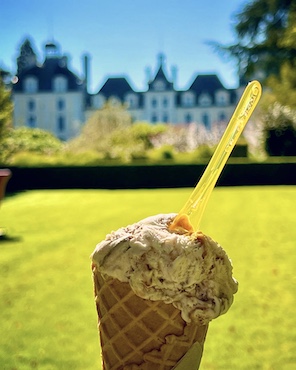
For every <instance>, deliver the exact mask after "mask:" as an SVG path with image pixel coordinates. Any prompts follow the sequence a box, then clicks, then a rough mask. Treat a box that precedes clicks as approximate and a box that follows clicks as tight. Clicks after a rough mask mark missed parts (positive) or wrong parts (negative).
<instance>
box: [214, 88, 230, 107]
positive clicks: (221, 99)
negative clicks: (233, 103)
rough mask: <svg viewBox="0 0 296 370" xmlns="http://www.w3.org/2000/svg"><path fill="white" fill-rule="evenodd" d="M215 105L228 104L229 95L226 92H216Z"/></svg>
mask: <svg viewBox="0 0 296 370" xmlns="http://www.w3.org/2000/svg"><path fill="white" fill-rule="evenodd" d="M216 102H217V105H220V106H225V105H227V104H228V103H229V95H228V93H227V91H218V92H217V94H216Z"/></svg>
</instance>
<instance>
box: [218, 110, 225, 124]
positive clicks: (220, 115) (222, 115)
mask: <svg viewBox="0 0 296 370" xmlns="http://www.w3.org/2000/svg"><path fill="white" fill-rule="evenodd" d="M218 120H219V122H225V121H226V114H225V113H224V112H220V113H219V117H218Z"/></svg>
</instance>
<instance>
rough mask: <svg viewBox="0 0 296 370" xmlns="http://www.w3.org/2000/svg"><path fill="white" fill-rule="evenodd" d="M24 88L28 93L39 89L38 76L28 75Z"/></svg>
mask: <svg viewBox="0 0 296 370" xmlns="http://www.w3.org/2000/svg"><path fill="white" fill-rule="evenodd" d="M24 89H25V92H27V93H35V92H37V90H38V81H37V78H36V77H27V78H26V79H25V81H24Z"/></svg>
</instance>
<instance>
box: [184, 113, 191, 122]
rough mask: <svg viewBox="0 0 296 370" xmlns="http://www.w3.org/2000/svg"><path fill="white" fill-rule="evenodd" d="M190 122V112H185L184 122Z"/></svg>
mask: <svg viewBox="0 0 296 370" xmlns="http://www.w3.org/2000/svg"><path fill="white" fill-rule="evenodd" d="M191 122H192V115H191V114H190V113H187V114H186V115H185V123H191Z"/></svg>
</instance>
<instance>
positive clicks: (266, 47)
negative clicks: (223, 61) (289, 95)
mask: <svg viewBox="0 0 296 370" xmlns="http://www.w3.org/2000/svg"><path fill="white" fill-rule="evenodd" d="M295 20H296V0H253V1H249V2H248V3H247V4H246V5H244V7H243V9H242V10H241V11H240V12H239V13H237V14H236V16H235V24H236V25H235V27H234V32H235V34H236V37H237V40H238V41H237V42H236V43H235V44H232V45H221V44H218V43H212V45H213V46H214V47H215V49H216V50H217V51H219V52H220V53H222V55H227V56H229V55H230V56H231V57H232V58H234V59H236V61H237V63H238V70H239V75H240V78H241V80H246V79H250V78H254V77H256V78H258V77H260V79H261V80H263V81H265V80H266V78H267V77H269V76H271V75H274V76H279V75H280V71H281V67H282V65H283V64H284V63H286V62H287V61H289V63H291V66H293V65H295V64H296V48H295V41H296V30H295Z"/></svg>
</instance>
